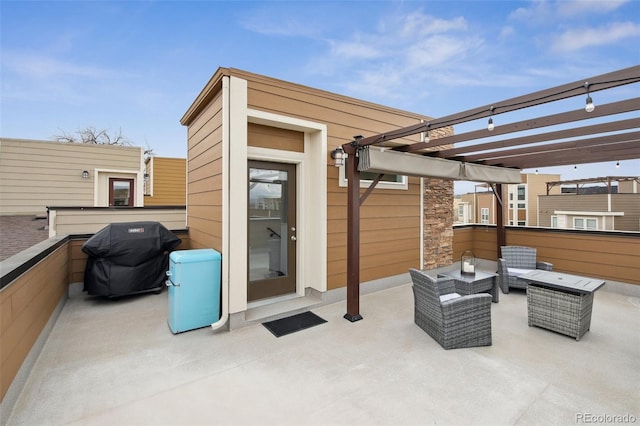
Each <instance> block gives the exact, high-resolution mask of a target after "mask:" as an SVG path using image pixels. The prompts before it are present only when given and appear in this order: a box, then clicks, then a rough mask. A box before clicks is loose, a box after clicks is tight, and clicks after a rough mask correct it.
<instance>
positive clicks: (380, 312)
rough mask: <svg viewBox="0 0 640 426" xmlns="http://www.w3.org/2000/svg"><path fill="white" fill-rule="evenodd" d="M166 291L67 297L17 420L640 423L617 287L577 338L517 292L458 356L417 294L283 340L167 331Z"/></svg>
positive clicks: (635, 351) (631, 306)
mask: <svg viewBox="0 0 640 426" xmlns="http://www.w3.org/2000/svg"><path fill="white" fill-rule="evenodd" d="M167 294H168V293H167V292H166V291H165V292H163V293H162V294H160V295H155V294H147V295H142V296H137V297H129V298H122V299H120V300H118V301H111V300H104V299H99V298H91V297H88V296H86V295H85V294H84V293H82V292H81V291H80V287H79V286H75V288H72V290H71V291H70V298H69V300H68V301H67V304H66V305H65V307H64V309H63V311H62V313H61V315H60V317H59V318H58V320H57V322H56V324H55V326H54V327H53V330H52V332H51V334H50V336H49V338H48V340H47V342H46V344H45V346H44V349H43V351H42V353H41V355H40V356H39V358H38V360H37V362H36V365H35V367H34V368H33V370H32V371H31V373H30V375H29V377H28V379H27V382H26V385H25V388H24V389H23V391H22V392H21V394H20V396H19V398H18V400H17V402H16V404H15V407H14V410H13V413H12V414H11V416H10V417H9V421H8V424H9V425H29V426H33V425H63V424H64V425H130V424H131V425H134V424H135V425H138V424H145V425H188V424H197V425H213V424H219V425H238V424H242V425H245V424H246V425H271V424H277V425H422V424H450V425H466V424H469V425H471V424H477V425H483V424H486V425H511V424H523V425H527V424H531V425H534V424H535V425H540V424H545V425H549V424H582V423H594V422H595V423H603V422H602V420H608V423H616V419H618V420H619V419H622V417H620V418H618V417H615V416H625V415H626V416H627V419H635V423H638V422H640V397H639V395H640V332H639V330H640V298H638V297H633V296H628V295H623V294H619V293H614V292H611V291H607V286H605V287H604V288H603V289H601V290H599V291H598V292H596V294H595V299H594V307H593V315H592V320H591V331H589V332H587V333H586V334H585V335H584V336H583V337H582V338H581V340H580V341H576V340H574V339H572V338H570V337H567V336H563V335H560V334H556V333H553V332H550V331H547V330H543V329H540V328H535V327H529V326H528V325H527V303H526V294H525V293H524V292H522V291H513V292H512V293H510V294H506V295H505V294H500V302H499V303H498V304H495V303H494V304H492V306H491V308H492V332H493V345H492V346H488V347H479V348H472V349H456V350H450V351H445V350H444V349H442V348H441V347H440V346H439V345H438V344H437V343H436V342H435V341H434V340H433V339H432V338H431V337H429V336H428V335H427V334H426V333H424V332H423V331H422V330H421V329H419V328H418V327H417V326H416V325H415V324H414V323H413V295H412V291H411V285H410V284H406V285H401V286H398V287H394V288H391V289H387V290H383V291H379V292H376V293H371V294H366V295H363V296H362V297H361V301H360V302H361V310H360V312H361V314H362V315H363V317H364V320H362V321H359V322H356V323H350V322H348V321H346V320H345V319H343V318H342V316H343V315H344V313H345V309H346V304H345V302H344V301H342V302H339V303H334V304H330V305H325V306H321V307H318V308H315V309H313V312H315V313H316V314H318V315H320V316H321V317H323V318H324V319H326V320H327V321H328V322H327V323H325V324H322V325H319V326H316V327H313V328H310V329H307V330H303V331H300V332H297V333H294V334H290V335H287V336H284V337H280V338H276V337H274V336H273V335H272V334H271V333H270V332H269V331H268V330H267V329H266V328H264V327H263V326H261V325H254V326H249V327H245V328H241V329H237V330H234V331H231V332H218V333H213V332H212V331H211V329H210V328H209V327H207V328H203V329H198V330H193V331H189V332H186V333H182V334H178V335H173V334H171V332H170V330H169V328H168V326H167V322H166V319H167ZM600 416H608V417H600ZM617 423H621V421H617Z"/></svg>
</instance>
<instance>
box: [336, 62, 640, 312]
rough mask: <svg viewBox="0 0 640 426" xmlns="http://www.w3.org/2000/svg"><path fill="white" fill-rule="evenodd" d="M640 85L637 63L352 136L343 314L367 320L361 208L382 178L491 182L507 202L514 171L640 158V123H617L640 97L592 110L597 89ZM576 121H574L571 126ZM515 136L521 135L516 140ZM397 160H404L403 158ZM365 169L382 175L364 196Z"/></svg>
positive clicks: (500, 226)
mask: <svg viewBox="0 0 640 426" xmlns="http://www.w3.org/2000/svg"><path fill="white" fill-rule="evenodd" d="M638 82H640V66H633V67H630V68H625V69H622V70H618V71H614V72H611V73H607V74H602V75H598V76H595V77H591V78H587V79H584V80H579V81H576V82H573V83H568V84H564V85H561V86H556V87H552V88H550V89H546V90H541V91H538V92H534V93H530V94H527V95H523V96H519V97H516V98H511V99H507V100H504V101H501V102H496V103H493V104H490V105H485V106H481V107H478V108H474V109H471V110H467V111H463V112H460V113H456V114H451V115H448V116H445V117H441V118H436V119H433V120H430V121H428V122H425V123H419V124H416V125H412V126H408V127H404V128H401V129H396V130H391V131H389V132H386V133H382V134H378V135H373V136H368V137H362V136H355V137H354V140H353V141H351V142H349V143H345V144H344V145H342V150H343V151H344V153H346V154H347V155H349V161H348V162H347V181H348V188H347V197H348V202H347V228H348V229H347V313H346V314H345V315H344V317H345V318H346V319H347V320H349V321H351V322H354V321H358V320H360V319H362V316H361V315H360V205H361V204H362V203H363V202H364V201H365V200H366V198H367V197H368V195H369V194H370V193H371V191H372V190H373V189H374V188H375V186H376V185H377V184H378V182H379V181H380V179H381V178H382V176H383V175H384V173H397V174H408V175H413V176H421V177H441V178H445V179H464V180H479V181H484V182H487V183H489V184H491V186H492V188H493V191H494V193H495V194H496V196H497V200H498V202H499V203H500V204H502V199H501V194H502V183H509V182H511V181H512V179H513V174H512V172H514V171H515V172H517V173H518V174H519V173H520V170H522V169H530V168H540V167H551V166H562V165H571V164H576V165H577V164H585V163H596V162H604V161H620V160H626V159H637V158H640V118H638V117H633V118H627V119H620V117H619V115H620V114H624V113H629V112H633V111H638V110H640V98H639V97H635V98H629V99H624V100H620V101H616V102H612V103H609V104H604V105H598V106H597V108H594V106H593V102H592V99H591V94H592V93H594V92H598V91H602V90H607V89H611V88H615V87H618V86H623V85H627V84H633V83H638ZM575 96H587V98H586V107H585V108H581V109H578V110H572V111H567V112H562V113H559V114H553V115H547V116H542V117H533V118H530V119H527V120H524V121H518V122H513V123H508V124H503V125H500V126H494V124H493V117H494V116H497V115H498V114H504V113H507V112H511V111H515V110H520V109H526V108H531V107H534V106H537V105H541V104H545V103H550V102H556V101H560V100H563V99H567V98H571V97H575ZM616 116H618V117H616ZM487 117H489V120H488V123H489V126H488V127H487V128H484V129H480V130H475V131H470V132H467V133H461V134H459V135H453V136H447V137H441V138H437V139H430V140H429V139H427V140H425V141H423V142H417V143H412V144H406V143H402V142H397V140H398V139H401V138H404V137H407V136H411V135H415V134H418V133H426V134H429V132H431V131H433V130H436V129H439V128H443V127H448V126H453V125H456V124H460V123H465V122H468V121H473V120H477V119H481V118H487ZM593 118H604V120H602V121H603V122H601V123H599V124H591V125H582V126H581V125H580V124H581V123H579V122H580V121H582V120H587V119H593ZM571 123H574V124H572V125H570V124H571ZM556 125H570V127H568V128H567V129H565V130H556V131H549V132H541V133H537V134H532V135H527V136H521V135H520V136H518V135H517V134H518V133H520V134H521V132H525V131H530V130H533V129H542V128H545V127H549V126H556ZM514 133H515V134H516V135H512V134H514ZM500 135H508V136H505V138H504V139H501V140H497V141H493V142H481V141H479V140H480V139H486V138H488V137H496V136H500ZM593 135H597V136H593ZM456 143H465V145H464V146H461V147H452V146H453V144H456ZM380 144H384V146H385V149H382V150H377V149H375V148H372V149H369V147H371V146H376V145H380ZM443 147H444V148H443ZM374 150H375V151H374ZM401 153H404V156H403V157H400V156H399V154H401ZM373 157H375V158H373ZM404 157H406V159H404ZM400 158H402V159H401V160H400V161H398V160H399V159H400ZM434 160H436V161H434ZM437 160H441V161H437ZM362 163H366V164H362ZM456 167H457V171H456ZM364 170H367V171H372V172H377V173H378V177H377V178H376V179H374V181H373V183H372V184H371V186H370V187H369V188H368V189H367V190H365V192H364V193H363V194H362V196H361V195H360V171H364ZM469 171H471V172H469ZM510 171H511V172H510ZM497 211H498V214H497V218H496V219H497V231H498V241H497V245H498V252H499V248H500V246H501V245H504V242H505V228H504V218H503V215H502V209H497Z"/></svg>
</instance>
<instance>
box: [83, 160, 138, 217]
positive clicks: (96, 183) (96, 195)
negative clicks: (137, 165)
mask: <svg viewBox="0 0 640 426" xmlns="http://www.w3.org/2000/svg"><path fill="white" fill-rule="evenodd" d="M101 174H102V175H104V176H106V177H107V179H108V178H109V176H111V175H112V174H119V175H128V177H124V178H125V179H127V178H131V175H134V176H133V179H134V182H133V186H134V188H135V189H136V191H135V200H134V201H133V206H134V207H143V206H144V187H143V188H142V189H140V188H138V186H139V185H140V184H139V183H140V182H144V167H143V168H142V169H141V170H119V169H100V168H95V169H93V176H94V179H93V205H94V207H107V206H109V185H108V181H107V186H105V187H104V189H106V190H107V194H106V200H107V201H106V203H102V202H101V197H100V195H104V193H103V192H102V191H100V189H101V187H100V183H101V182H100V175H101ZM113 177H123V176H113Z"/></svg>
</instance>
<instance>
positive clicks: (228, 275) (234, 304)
mask: <svg viewBox="0 0 640 426" xmlns="http://www.w3.org/2000/svg"><path fill="white" fill-rule="evenodd" d="M222 88H223V96H222V110H223V111H222V114H221V117H222V155H223V162H222V167H221V169H222V206H223V208H222V221H223V226H222V251H223V256H222V288H223V298H225V299H226V300H228V311H227V313H228V314H230V315H233V314H236V313H240V312H245V311H247V309H248V308H249V306H248V302H247V278H248V277H247V268H246V264H247V261H246V253H247V217H246V214H247V213H246V212H247V197H246V192H245V191H246V189H245V188H247V185H248V183H247V174H248V172H247V164H248V162H247V160H248V159H251V160H264V161H275V162H283V163H292V164H297V169H298V173H297V178H298V194H297V202H298V225H299V226H298V232H297V234H298V246H297V265H296V271H297V281H296V282H297V289H296V293H297V295H298V296H304V295H305V291H306V290H307V289H309V288H311V289H314V290H317V291H320V292H324V291H326V290H327V158H329V152H328V149H327V126H326V124H323V123H318V122H312V121H308V120H303V119H300V118H297V117H292V116H285V115H281V114H274V113H271V112H266V111H261V110H255V109H251V108H249V107H248V87H247V81H246V80H244V79H241V78H237V77H224V78H223V82H222ZM248 123H256V124H262V125H265V126H271V127H277V128H284V129H289V130H296V131H300V132H303V133H304V152H292V151H282V150H274V149H267V148H258V147H252V146H248V143H247V140H248V129H247V127H248ZM332 167H333V166H332ZM240 188H242V190H239V189H240Z"/></svg>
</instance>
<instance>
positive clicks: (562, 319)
mask: <svg viewBox="0 0 640 426" xmlns="http://www.w3.org/2000/svg"><path fill="white" fill-rule="evenodd" d="M519 278H520V279H523V280H525V281H527V282H528V285H527V310H528V317H529V326H537V327H542V328H546V329H547V330H552V331H556V332H558V333H562V334H566V335H567V336H571V337H575V339H576V340H580V337H582V336H583V335H584V333H586V332H587V331H588V330H589V328H590V327H591V310H592V307H593V293H594V292H595V291H596V290H598V289H599V288H600V287H602V286H603V285H604V284H605V282H604V281H603V280H599V279H595V278H587V277H581V276H578V275H570V274H564V273H560V272H550V271H532V272H528V273H526V274H522V275H520V277H519Z"/></svg>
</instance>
